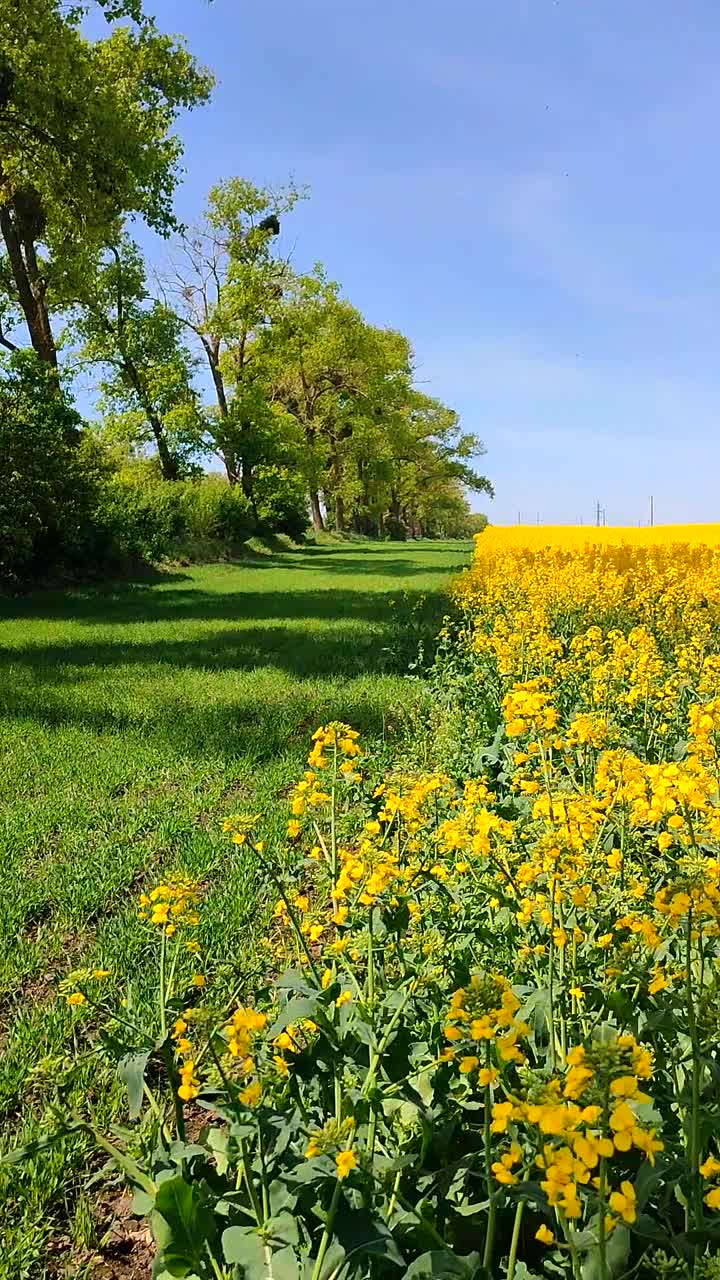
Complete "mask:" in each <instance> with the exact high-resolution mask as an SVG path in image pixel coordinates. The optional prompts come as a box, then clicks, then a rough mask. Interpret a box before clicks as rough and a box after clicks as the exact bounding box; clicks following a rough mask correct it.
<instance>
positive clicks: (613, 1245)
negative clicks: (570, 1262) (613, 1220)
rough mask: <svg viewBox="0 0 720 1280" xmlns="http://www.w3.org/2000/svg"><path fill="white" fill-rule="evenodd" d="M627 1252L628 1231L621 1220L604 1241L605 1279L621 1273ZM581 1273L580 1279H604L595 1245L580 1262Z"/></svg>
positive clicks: (628, 1243)
mask: <svg viewBox="0 0 720 1280" xmlns="http://www.w3.org/2000/svg"><path fill="white" fill-rule="evenodd" d="M629 1253H630V1232H629V1231H628V1229H627V1227H626V1226H625V1225H624V1224H623V1223H622V1222H619V1223H618V1224H617V1226H616V1227H615V1229H614V1231H613V1232H612V1233H611V1234H610V1235H609V1236H608V1238H607V1241H606V1247H605V1256H606V1262H607V1271H606V1275H607V1280H615V1277H619V1276H621V1275H623V1273H624V1271H625V1264H626V1262H627V1260H628V1255H629ZM581 1275H582V1280H604V1276H603V1269H602V1265H601V1259H600V1249H599V1247H598V1246H597V1245H593V1247H592V1248H591V1249H590V1250H589V1251H588V1253H587V1255H586V1257H585V1259H584V1261H583V1264H582V1268H581Z"/></svg>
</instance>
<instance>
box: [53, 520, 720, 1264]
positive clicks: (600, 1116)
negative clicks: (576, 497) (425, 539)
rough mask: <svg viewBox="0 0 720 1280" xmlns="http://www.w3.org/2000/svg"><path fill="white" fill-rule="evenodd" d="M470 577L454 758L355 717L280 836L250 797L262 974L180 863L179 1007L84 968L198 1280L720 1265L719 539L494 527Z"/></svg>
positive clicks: (446, 735) (461, 635)
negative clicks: (210, 940)
mask: <svg viewBox="0 0 720 1280" xmlns="http://www.w3.org/2000/svg"><path fill="white" fill-rule="evenodd" d="M455 598H456V602H457V605H458V609H459V617H458V618H457V619H455V620H453V621H449V622H448V626H447V628H446V630H445V633H444V637H443V639H442V641H441V650H440V657H439V659H438V666H437V670H436V674H435V685H434V687H435V695H436V705H437V708H438V710H437V713H436V715H435V719H434V721H433V725H434V728H433V732H434V735H435V736H434V742H433V746H432V748H431V749H430V748H429V754H430V753H431V750H432V751H434V752H435V757H436V764H437V766H438V767H437V768H436V770H434V771H432V772H428V773H425V774H421V775H419V776H418V775H415V774H413V775H411V776H409V775H406V774H403V773H400V772H399V771H394V770H393V769H392V764H391V763H390V765H389V764H388V760H387V759H381V760H373V759H372V758H371V757H370V756H369V755H367V754H366V753H365V750H364V747H363V743H362V741H361V740H360V738H359V736H358V734H357V732H356V731H354V730H353V729H352V728H350V727H349V726H348V725H346V724H340V723H332V724H329V725H324V726H321V727H320V728H319V729H318V730H317V731H316V732H315V734H314V736H313V740H312V745H311V749H310V752H309V755H308V758H307V769H306V770H305V772H304V774H303V777H302V778H300V779H299V780H298V782H297V784H296V786H295V788H294V790H293V791H292V793H291V795H290V796H289V797H288V812H287V828H286V832H287V835H286V839H285V840H284V841H281V842H279V843H275V844H273V842H272V840H268V839H267V835H266V831H265V828H264V820H263V818H262V815H260V814H244V815H243V814H241V815H235V816H234V817H229V818H228V820H227V823H226V830H227V833H228V836H229V838H230V839H231V840H232V841H233V842H234V844H235V846H236V848H237V849H238V850H239V851H241V855H242V856H248V857H249V858H251V859H253V860H257V859H259V860H260V861H261V862H262V864H263V866H264V868H265V871H266V876H267V882H268V885H269V886H271V887H272V891H273V893H274V895H275V899H276V905H275V909H274V927H273V930H272V932H271V935H270V936H269V937H268V940H267V969H266V972H265V973H264V974H262V975H261V976H260V979H259V981H258V985H257V988H256V989H255V990H253V991H249V992H248V991H245V992H242V993H239V998H238V1001H237V1003H236V1004H234V1006H233V1007H232V1008H230V1009H228V1008H221V1007H220V1006H219V1005H218V1003H217V1002H214V998H213V983H212V972H213V967H214V966H217V965H218V964H219V963H221V962H222V961H221V958H218V957H217V956H213V954H212V948H211V947H207V949H206V948H205V946H204V945H203V942H202V892H203V891H201V889H200V887H199V886H197V885H193V884H192V883H190V882H188V881H186V880H184V879H182V878H177V879H176V880H175V881H173V882H169V883H166V884H163V885H158V886H156V887H155V888H154V889H153V890H152V891H151V892H149V893H148V894H146V895H144V896H143V898H142V899H141V902H140V913H141V917H142V919H143V921H144V925H145V927H146V929H147V933H148V954H150V951H151V949H152V948H155V949H156V951H157V955H158V996H157V1008H156V1009H155V1010H136V1009H134V1008H130V1007H128V1006H127V1005H126V1006H123V1007H121V1008H120V1009H119V1010H116V1011H113V1010H112V1009H111V1007H110V1005H109V1003H108V1002H107V1001H106V999H105V997H104V995H103V990H104V980H105V977H106V972H105V971H102V970H101V971H96V972H94V973H90V972H83V973H78V974H75V975H73V978H72V980H70V981H69V982H68V984H67V986H66V988H65V993H66V995H67V998H68V1000H69V1001H70V1003H71V1004H72V1005H73V1007H74V1009H75V1013H74V1015H73V1016H75V1017H77V1019H78V1024H79V1025H80V1024H81V1022H82V1020H83V1019H84V1018H86V1017H87V1015H88V1013H89V1012H93V1011H94V1014H95V1016H96V1017H97V1016H99V1015H100V1014H101V1013H102V1014H103V1016H104V1017H105V1018H106V1019H107V1020H108V1021H109V1023H110V1025H111V1028H112V1035H111V1036H106V1037H105V1041H104V1044H105V1048H106V1050H107V1049H108V1048H109V1049H110V1050H111V1051H114V1052H115V1053H117V1055H118V1056H119V1057H120V1064H121V1075H122V1077H123V1079H125V1080H126V1083H127V1084H128V1092H129V1094H130V1096H131V1101H132V1102H133V1106H134V1112H135V1114H136V1115H137V1114H139V1113H141V1112H143V1109H144V1113H143V1116H141V1119H140V1121H139V1123H140V1131H139V1133H140V1138H138V1139H137V1140H134V1144H133V1143H131V1144H129V1150H128V1149H125V1150H116V1151H115V1159H116V1161H117V1163H118V1164H119V1165H120V1166H121V1167H122V1168H123V1169H124V1171H125V1173H126V1176H128V1178H129V1181H130V1182H131V1183H132V1184H133V1185H134V1186H135V1188H136V1189H138V1188H139V1191H140V1192H141V1193H142V1194H141V1195H140V1196H139V1200H138V1203H139V1205H140V1206H141V1207H142V1209H143V1211H144V1212H147V1213H148V1214H151V1224H152V1229H153V1231H154V1233H155V1237H156V1240H157V1243H158V1249H159V1257H158V1266H165V1268H166V1270H170V1269H172V1268H174V1270H173V1271H172V1273H173V1274H194V1275H198V1276H200V1277H202V1280H205V1277H207V1278H208V1280H232V1277H233V1276H235V1275H236V1274H238V1272H237V1270H236V1268H237V1267H240V1268H241V1269H242V1272H243V1274H247V1275H248V1276H249V1278H250V1280H260V1278H261V1275H267V1274H270V1272H271V1271H275V1270H277V1271H278V1273H281V1274H282V1275H283V1276H286V1277H287V1278H288V1280H300V1277H301V1276H306V1277H309V1278H310V1280H326V1278H327V1277H330V1276H331V1275H340V1274H341V1273H342V1274H343V1275H344V1274H345V1271H344V1268H346V1267H348V1266H349V1264H350V1263H351V1262H352V1267H351V1268H350V1270H349V1271H348V1274H352V1275H354V1276H357V1277H359V1278H362V1280H365V1278H366V1277H367V1278H374V1277H378V1278H380V1277H383V1278H384V1277H385V1276H386V1275H390V1274H393V1275H394V1274H398V1275H403V1274H406V1275H407V1276H409V1277H410V1276H411V1277H414V1278H416V1280H421V1277H425V1276H432V1275H452V1276H460V1277H465V1280H474V1278H475V1277H477V1278H479V1277H482V1278H483V1280H519V1278H520V1277H521V1276H524V1277H526V1278H527V1277H534V1278H535V1280H538V1278H539V1277H543V1276H551V1275H552V1276H561V1277H567V1280H620V1278H621V1277H628V1278H629V1277H630V1276H632V1277H634V1278H636V1280H657V1278H659V1280H677V1278H678V1277H684V1278H686V1280H711V1278H715V1277H717V1276H718V1275H720V1269H719V1267H718V1253H719V1251H720V1087H719V1082H720V969H719V967H718V957H719V955H720V526H714V525H713V526H689V527H687V528H685V527H682V528H680V527H671V528H666V529H652V530H635V529H601V530H594V529H560V528H558V529H538V528H527V529H522V528H512V529H489V530H487V531H486V532H485V533H483V534H482V535H481V536H480V537H479V538H478V540H477V547H476V554H475V559H474V563H473V565H472V567H471V568H470V569H469V570H468V571H467V572H466V573H465V574H464V575H463V576H462V577H461V578H460V579H459V580H458V582H457V583H456V584H455ZM459 761H462V762H463V764H462V767H461V766H460V765H459V764H458V762H459ZM199 966H201V967H202V970H203V971H202V972H201V973H199V972H197V969H198V967H199ZM208 975H209V976H208ZM149 1065H151V1067H152V1071H149V1072H148V1073H147V1077H145V1072H146V1068H148V1066H149ZM143 1090H144V1092H143ZM188 1106H192V1107H200V1108H204V1109H205V1111H206V1113H207V1114H209V1116H210V1117H211V1125H212V1127H210V1128H209V1129H204V1130H203V1131H202V1133H201V1134H200V1137H199V1138H198V1139H197V1140H196V1141H193V1142H191V1143H189V1144H188V1142H187V1129H186V1108H187V1107H188ZM150 1136H152V1138H153V1140H154V1141H155V1143H156V1145H154V1146H153V1143H152V1142H151V1141H150ZM98 1141H99V1142H100V1143H101V1145H104V1149H105V1151H112V1147H111V1146H110V1145H109V1143H108V1142H107V1140H106V1139H103V1138H102V1136H101V1135H98ZM138 1152H141V1155H140V1156H137V1153H138ZM133 1153H134V1154H133ZM136 1157H137V1159H136ZM179 1204H181V1205H182V1206H183V1213H182V1215H181V1217H182V1221H180V1219H179V1217H178V1208H177V1206H178V1205H179ZM190 1218H192V1220H193V1226H192V1230H190V1231H188V1229H187V1221H188V1220H189V1219H190ZM403 1267H404V1268H406V1270H405V1271H404V1272H403V1271H399V1270H397V1269H398V1268H403ZM183 1268H185V1269H184V1270H183Z"/></svg>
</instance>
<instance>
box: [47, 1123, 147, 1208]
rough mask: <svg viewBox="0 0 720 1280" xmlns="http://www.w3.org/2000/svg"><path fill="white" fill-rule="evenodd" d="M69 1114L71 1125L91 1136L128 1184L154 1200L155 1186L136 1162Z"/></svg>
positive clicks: (89, 1126) (95, 1130) (97, 1132)
mask: <svg viewBox="0 0 720 1280" xmlns="http://www.w3.org/2000/svg"><path fill="white" fill-rule="evenodd" d="M69 1114H70V1117H71V1119H72V1121H73V1124H75V1125H76V1126H77V1128H78V1129H84V1130H85V1131H86V1132H87V1133H89V1134H91V1135H92V1138H93V1141H94V1142H96V1143H97V1145H98V1146H99V1147H100V1149H101V1150H102V1151H104V1152H105V1153H106V1155H109V1156H110V1158H111V1160H113V1161H114V1162H115V1164H116V1165H117V1166H118V1168H119V1169H122V1170H123V1172H124V1173H126V1174H127V1176H128V1178H129V1179H130V1182H134V1183H135V1184H136V1185H137V1186H138V1187H141V1188H142V1190H143V1191H145V1192H146V1193H147V1194H148V1195H149V1196H151V1198H152V1199H153V1200H154V1199H155V1195H156V1193H157V1185H156V1183H154V1182H153V1181H152V1179H151V1178H148V1176H147V1174H146V1173H143V1171H142V1169H141V1168H140V1166H139V1164H136V1162H135V1161H134V1160H133V1159H131V1157H130V1156H129V1155H126V1153H125V1152H124V1151H121V1150H120V1148H119V1147H115V1146H113V1144H112V1142H108V1140H107V1138H104V1137H103V1135H102V1134H101V1133H100V1132H99V1131H98V1130H97V1129H95V1128H93V1126H92V1125H91V1124H88V1122H87V1120H83V1119H82V1117H81V1116H79V1115H77V1114H76V1112H74V1111H70V1112H69Z"/></svg>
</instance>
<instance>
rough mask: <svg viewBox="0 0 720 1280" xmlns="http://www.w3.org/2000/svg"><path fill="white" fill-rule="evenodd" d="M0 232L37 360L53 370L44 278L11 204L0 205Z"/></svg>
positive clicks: (54, 362)
mask: <svg viewBox="0 0 720 1280" xmlns="http://www.w3.org/2000/svg"><path fill="white" fill-rule="evenodd" d="M0 231H1V232H2V237H3V240H4V241H5V247H6V249H7V254H8V261H9V263H10V270H11V271H12V274H13V279H14V281H15V287H16V289H17V292H18V300H19V302H20V306H21V307H22V312H23V315H24V316H25V323H26V324H27V327H28V333H29V334H30V341H31V343H32V345H33V349H34V351H35V352H36V353H37V355H38V356H39V357H40V359H41V360H43V361H44V362H45V363H46V364H49V365H50V366H51V367H52V368H53V369H56V368H57V348H56V346H55V339H54V338H53V333H52V328H51V325H50V314H49V312H48V308H47V302H46V300H45V281H44V280H43V278H42V276H41V274H40V267H39V265H38V260H37V254H36V252H35V244H34V241H33V237H32V235H31V233H30V231H29V230H28V229H27V228H26V227H25V228H24V227H23V222H22V219H21V217H20V216H19V214H18V212H17V209H16V208H15V207H14V206H13V207H11V206H10V205H7V204H6V205H2V206H1V207H0Z"/></svg>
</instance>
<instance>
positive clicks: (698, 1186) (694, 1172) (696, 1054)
mask: <svg viewBox="0 0 720 1280" xmlns="http://www.w3.org/2000/svg"><path fill="white" fill-rule="evenodd" d="M692 927H693V909H692V901H691V902H690V906H689V908H688V918H687V931H686V936H685V990H686V996H687V1015H688V1033H689V1037H690V1044H691V1046H692V1085H691V1102H690V1117H689V1119H690V1125H689V1129H690V1132H689V1134H688V1143H687V1147H688V1164H689V1165H690V1176H691V1178H692V1201H693V1215H694V1222H693V1226H694V1228H695V1230H696V1231H697V1230H699V1229H700V1227H701V1225H702V1220H703V1199H702V1181H701V1178H700V1087H701V1072H702V1064H701V1061H700V1045H699V1043H698V1034H697V1020H696V1018H695V999H694V995H693V983H692ZM696 1258H697V1247H696Z"/></svg>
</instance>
